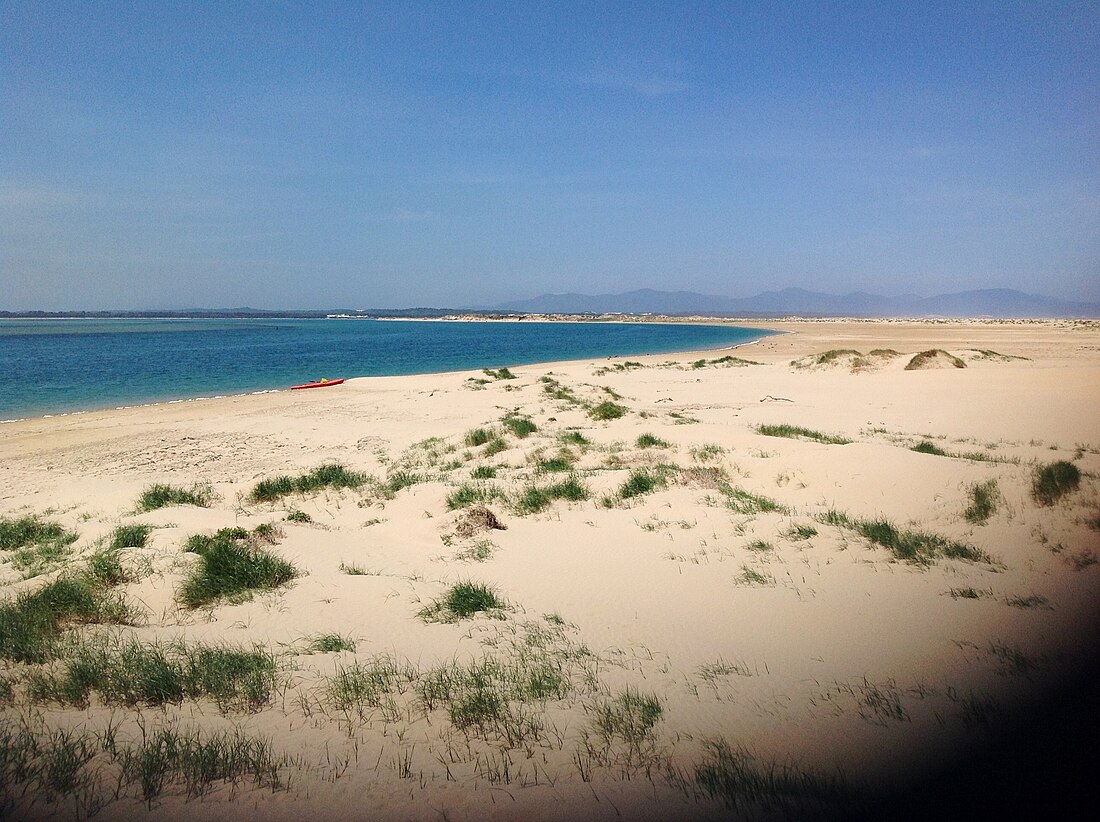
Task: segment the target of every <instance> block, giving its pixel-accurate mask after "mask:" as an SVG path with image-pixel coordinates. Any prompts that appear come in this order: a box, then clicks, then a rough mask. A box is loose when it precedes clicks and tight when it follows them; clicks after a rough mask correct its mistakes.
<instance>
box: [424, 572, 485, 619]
mask: <svg viewBox="0 0 1100 822" xmlns="http://www.w3.org/2000/svg"><path fill="white" fill-rule="evenodd" d="M505 605H506V603H505V602H504V601H503V600H502V599H500V598H499V597H498V596H497V593H496V591H494V590H493V589H492V588H490V587H489V586H487V585H485V584H484V583H480V582H472V581H469V580H467V581H464V582H459V583H456V584H455V585H453V586H451V588H450V590H448V591H447V593H446V594H445V595H444V596H443V598H442V599H438V600H436V601H434V602H433V603H432V604H431V605H429V606H427V607H426V608H422V609H421V610H420V613H419V616H420V618H421V619H423V620H424V621H425V622H457V621H458V620H460V619H469V618H470V617H472V616H474V615H475V614H478V613H483V612H490V613H491V612H494V611H500V610H501V609H502V608H504V607H505Z"/></svg>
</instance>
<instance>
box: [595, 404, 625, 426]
mask: <svg viewBox="0 0 1100 822" xmlns="http://www.w3.org/2000/svg"><path fill="white" fill-rule="evenodd" d="M626 411H627V409H626V406H624V405H619V404H618V403H617V402H613V401H612V400H604V401H603V402H601V403H598V404H597V405H593V406H592V407H590V408H589V409H588V416H590V417H591V418H592V419H594V420H600V421H601V422H606V421H608V420H617V419H619V417H622V416H624V415H625V414H626Z"/></svg>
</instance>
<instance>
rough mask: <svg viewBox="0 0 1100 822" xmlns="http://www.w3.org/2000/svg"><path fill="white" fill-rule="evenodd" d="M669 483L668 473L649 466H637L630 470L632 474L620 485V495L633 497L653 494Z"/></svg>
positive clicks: (626, 497) (621, 496)
mask: <svg viewBox="0 0 1100 822" xmlns="http://www.w3.org/2000/svg"><path fill="white" fill-rule="evenodd" d="M666 485H668V477H667V474H666V473H664V472H661V471H659V470H651V469H648V468H636V469H634V470H633V471H631V472H630V476H628V477H627V478H626V481H625V482H624V483H623V484H622V485H621V486H620V487H619V497H620V498H622V499H631V498H632V497H640V496H642V495H644V494H651V493H653V492H654V491H657V490H659V489H661V488H664V487H665V486H666Z"/></svg>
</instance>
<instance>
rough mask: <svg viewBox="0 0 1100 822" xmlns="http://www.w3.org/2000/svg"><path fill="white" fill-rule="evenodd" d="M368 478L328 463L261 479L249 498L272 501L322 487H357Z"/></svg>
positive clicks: (256, 500) (338, 465)
mask: <svg viewBox="0 0 1100 822" xmlns="http://www.w3.org/2000/svg"><path fill="white" fill-rule="evenodd" d="M369 479H370V478H369V477H368V476H367V475H366V474H362V473H359V472H358V471H349V470H348V469H347V468H345V467H344V466H343V465H340V464H338V463H328V464H325V465H319V466H318V467H317V468H314V469H313V470H312V471H309V472H308V473H305V474H299V475H298V476H294V477H292V476H289V475H286V474H284V475H282V476H278V477H271V478H269V479H262V480H260V481H259V482H258V483H256V485H255V486H254V487H253V488H252V492H251V493H250V494H249V500H250V501H252V502H273V501H275V500H277V499H279V498H281V497H285V496H288V495H290V494H308V493H311V492H313V491H320V490H321V489H322V488H333V489H338V488H359V487H361V486H362V485H364V484H365V483H366V482H368V481H369Z"/></svg>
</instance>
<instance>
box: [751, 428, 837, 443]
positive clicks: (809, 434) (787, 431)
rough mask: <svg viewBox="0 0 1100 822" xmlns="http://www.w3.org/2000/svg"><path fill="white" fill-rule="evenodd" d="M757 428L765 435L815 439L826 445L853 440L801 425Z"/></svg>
mask: <svg viewBox="0 0 1100 822" xmlns="http://www.w3.org/2000/svg"><path fill="white" fill-rule="evenodd" d="M755 430H756V433H757V434H763V435H764V436H765V437H787V438H789V439H805V440H813V441H814V442H820V443H824V444H826V445H848V444H849V443H850V442H851V440H850V439H848V438H847V437H841V436H839V435H837V434H823V433H821V432H820V431H813V430H811V429H809V428H803V427H802V426H799V425H786V424H783V425H758V426H756V429H755Z"/></svg>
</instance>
